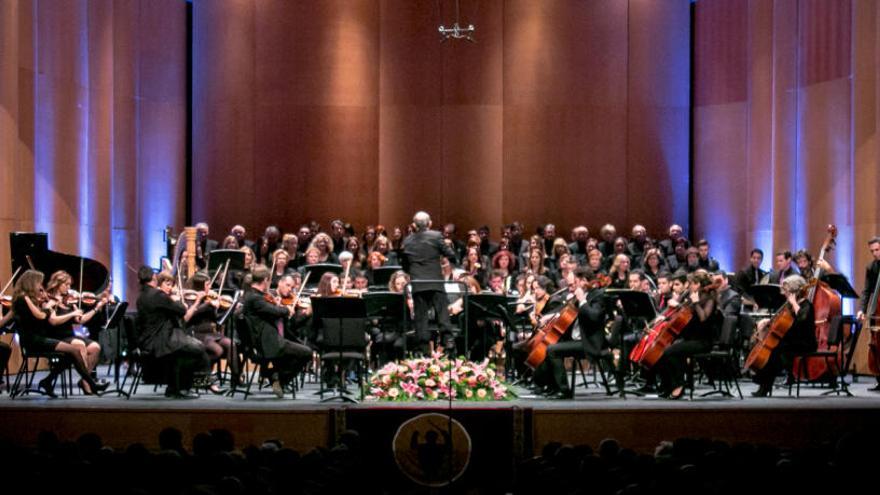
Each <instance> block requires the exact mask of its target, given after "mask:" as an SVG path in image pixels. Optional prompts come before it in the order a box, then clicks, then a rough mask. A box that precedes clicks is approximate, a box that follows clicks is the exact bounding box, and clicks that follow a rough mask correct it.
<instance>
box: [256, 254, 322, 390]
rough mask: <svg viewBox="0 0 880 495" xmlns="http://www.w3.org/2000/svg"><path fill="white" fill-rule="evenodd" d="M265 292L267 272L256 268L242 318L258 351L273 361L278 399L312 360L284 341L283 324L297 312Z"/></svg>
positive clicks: (309, 354)
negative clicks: (246, 322)
mask: <svg viewBox="0 0 880 495" xmlns="http://www.w3.org/2000/svg"><path fill="white" fill-rule="evenodd" d="M268 290H269V269H268V268H266V267H265V266H263V265H258V266H257V267H255V268H254V270H253V272H252V282H251V289H250V290H249V291H247V292H246V293H245V297H244V309H243V314H244V317H245V318H246V319H247V321H248V326H249V327H250V330H251V337H252V339H253V341H254V345H255V346H256V347H257V350H258V351H259V352H260V354H261V355H262V356H263V358H265V359H269V360H271V361H272V375H271V380H272V392H274V393H275V396H276V397H278V398H279V399H280V398H282V397H284V387H285V385H287V384H288V383H290V381H291V380H292V379H293V378H294V377H295V376H296V375H297V373H299V372H300V371H302V370H303V368H305V366H306V364H307V363H308V362H309V361H310V360H311V358H312V350H311V349H309V348H308V347H306V346H304V345H302V344H297V343H296V342H292V341H290V340H288V339H285V338H284V326H285V321H284V320H285V319H288V318H290V317H292V316H294V315H295V312H296V310H295V308H294V307H293V306H290V307H285V306H281V305H279V304H276V302H274V298H273V297H272V296H271V295H269V292H268ZM270 300H273V301H272V302H270Z"/></svg>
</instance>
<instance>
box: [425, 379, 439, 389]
mask: <svg viewBox="0 0 880 495" xmlns="http://www.w3.org/2000/svg"><path fill="white" fill-rule="evenodd" d="M435 385H437V382H435V381H434V380H433V379H432V378H428V379H427V380H425V386H426V387H433V386H435Z"/></svg>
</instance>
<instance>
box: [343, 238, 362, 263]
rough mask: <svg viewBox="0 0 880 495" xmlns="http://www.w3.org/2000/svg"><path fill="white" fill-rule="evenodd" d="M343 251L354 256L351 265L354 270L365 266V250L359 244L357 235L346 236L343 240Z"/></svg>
mask: <svg viewBox="0 0 880 495" xmlns="http://www.w3.org/2000/svg"><path fill="white" fill-rule="evenodd" d="M345 251H348V252H349V253H351V254H352V256H353V257H354V259H353V261H352V265H351V267H352V268H353V269H355V270H363V269H364V268H366V267H367V252H366V251H364V249H363V247H362V246H361V240H360V239H358V237H357V236H355V235H352V236H348V238H347V239H346V240H345Z"/></svg>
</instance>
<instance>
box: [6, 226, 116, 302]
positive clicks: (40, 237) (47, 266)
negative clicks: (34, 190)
mask: <svg viewBox="0 0 880 495" xmlns="http://www.w3.org/2000/svg"><path fill="white" fill-rule="evenodd" d="M9 245H10V252H11V253H12V272H13V273H14V272H15V270H16V269H17V268H18V267H21V271H22V272H24V271H25V270H27V269H28V268H30V267H31V264H33V267H34V268H35V269H37V270H39V271H41V272H43V273H44V274H45V276H46V279H45V281H44V283H45V282H48V280H49V277H50V276H52V274H53V273H55V272H56V271H58V270H64V271H66V272H67V273H69V274H70V276H71V277H73V288H74V289H77V290H79V283H80V281H79V270H80V263H82V271H83V275H82V290H83V291H85V292H93V293H95V294H99V293H101V292H103V291H104V289H105V288H106V287H107V283H108V282H109V280H110V272H109V271H108V270H107V267H106V266H104V265H103V264H102V263H100V262H98V261H95V260H93V259H90V258H84V257H82V256H74V255H72V254H66V253H59V252H57V251H52V250H50V249H49V235H48V234H46V233H45V232H10V234H9ZM28 258H30V262H28Z"/></svg>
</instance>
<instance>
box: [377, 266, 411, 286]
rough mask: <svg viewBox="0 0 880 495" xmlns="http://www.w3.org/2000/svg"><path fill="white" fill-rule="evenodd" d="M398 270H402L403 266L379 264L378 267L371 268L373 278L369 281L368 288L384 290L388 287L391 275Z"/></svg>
mask: <svg viewBox="0 0 880 495" xmlns="http://www.w3.org/2000/svg"><path fill="white" fill-rule="evenodd" d="M399 270H403V268H402V267H400V266H380V267H379V268H375V269H373V270H372V273H373V280H372V281H371V283H370V288H374V287H375V288H378V289H379V290H386V289H387V288H388V281H389V280H391V276H392V275H394V274H395V273H396V272H398V271H399Z"/></svg>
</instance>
